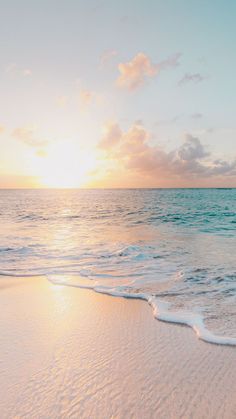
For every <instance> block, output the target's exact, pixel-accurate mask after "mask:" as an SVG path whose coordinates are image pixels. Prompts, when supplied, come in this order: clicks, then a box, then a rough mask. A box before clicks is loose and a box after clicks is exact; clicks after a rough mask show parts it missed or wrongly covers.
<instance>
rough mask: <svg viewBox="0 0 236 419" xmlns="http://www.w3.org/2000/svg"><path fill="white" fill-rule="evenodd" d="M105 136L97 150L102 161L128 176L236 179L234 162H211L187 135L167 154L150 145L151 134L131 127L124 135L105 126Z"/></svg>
mask: <svg viewBox="0 0 236 419" xmlns="http://www.w3.org/2000/svg"><path fill="white" fill-rule="evenodd" d="M106 129H107V134H106V135H105V136H104V137H103V138H102V139H101V141H100V143H99V148H100V149H102V150H103V152H104V153H105V157H104V159H105V160H106V161H112V162H113V163H115V164H116V165H117V164H118V165H119V167H120V169H121V170H122V171H123V170H124V169H125V170H126V171H127V175H130V174H132V175H135V174H136V175H138V176H144V177H149V178H150V179H151V178H152V179H153V178H160V177H162V178H170V179H171V178H172V179H174V178H175V179H199V178H202V179H204V178H205V179H206V178H208V177H213V176H231V177H232V176H236V160H233V161H231V162H229V161H223V160H214V159H213V158H212V156H211V154H210V153H209V151H208V150H207V148H206V147H205V146H204V145H203V144H202V143H201V141H200V139H199V138H197V137H194V136H193V135H191V134H186V135H185V137H184V141H183V143H182V145H181V146H180V147H179V148H177V149H174V150H172V151H170V152H167V151H165V150H163V149H162V148H160V147H158V146H156V145H151V144H150V141H149V140H150V138H151V134H150V133H149V132H148V131H147V130H146V129H145V128H144V127H143V126H142V125H138V124H134V125H133V126H131V127H130V129H129V130H128V131H127V132H123V131H122V130H121V128H120V126H119V124H117V123H113V124H112V125H108V126H107V127H106Z"/></svg>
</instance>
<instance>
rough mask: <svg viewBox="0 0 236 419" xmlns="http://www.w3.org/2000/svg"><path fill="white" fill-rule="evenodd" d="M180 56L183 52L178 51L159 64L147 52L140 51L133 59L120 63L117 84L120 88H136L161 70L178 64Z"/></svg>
mask: <svg viewBox="0 0 236 419" xmlns="http://www.w3.org/2000/svg"><path fill="white" fill-rule="evenodd" d="M180 56H181V54H179V53H177V54H175V55H173V56H171V57H168V58H167V59H165V60H163V61H161V62H159V63H158V64H153V63H152V62H151V60H150V58H149V57H148V56H147V55H146V54H144V53H143V52H139V53H138V54H137V55H136V56H135V57H134V58H133V59H132V60H131V61H128V62H126V63H120V64H119V65H118V70H119V72H120V75H119V77H118V79H117V80H116V84H117V86H118V87H120V88H126V89H128V90H131V91H132V90H135V89H137V88H138V87H140V86H142V85H144V84H145V82H146V81H147V80H148V79H150V78H153V77H155V76H156V75H157V74H158V73H159V72H160V71H162V70H165V69H167V68H171V67H175V66H177V65H178V62H179V58H180Z"/></svg>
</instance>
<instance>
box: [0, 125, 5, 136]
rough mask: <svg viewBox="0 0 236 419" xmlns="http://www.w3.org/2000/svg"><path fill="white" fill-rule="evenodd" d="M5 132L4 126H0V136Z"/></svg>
mask: <svg viewBox="0 0 236 419" xmlns="http://www.w3.org/2000/svg"><path fill="white" fill-rule="evenodd" d="M4 131H5V127H4V125H0V134H2V133H3V132H4Z"/></svg>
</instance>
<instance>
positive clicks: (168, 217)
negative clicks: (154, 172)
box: [0, 189, 236, 345]
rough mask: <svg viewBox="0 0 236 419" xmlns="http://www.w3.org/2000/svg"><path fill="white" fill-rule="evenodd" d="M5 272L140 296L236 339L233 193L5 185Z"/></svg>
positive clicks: (216, 336) (1, 253)
mask: <svg viewBox="0 0 236 419" xmlns="http://www.w3.org/2000/svg"><path fill="white" fill-rule="evenodd" d="M0 275H1V276H16V277H17V276H19V277H20V276H26V277H29V280H33V278H32V277H33V276H38V275H43V276H45V278H46V279H47V280H48V281H51V282H52V283H54V284H55V283H56V284H61V285H62V286H73V287H81V288H83V287H85V288H91V289H94V290H95V291H97V292H104V293H106V294H111V295H115V296H123V297H126V298H141V299H144V300H147V301H148V302H149V304H150V305H151V306H152V308H153V312H154V315H155V317H157V318H159V319H160V320H163V321H169V322H175V323H182V324H186V325H188V326H190V327H192V328H193V329H194V330H195V332H196V334H197V335H198V336H199V337H200V338H202V339H204V340H206V341H208V342H212V343H219V344H231V345H236V189H115V190H114V189H110V190H109V189H106V190H98V189H96V190H92V189H91V190H84V189H81V190H1V191H0ZM0 280H1V279H0ZM150 321H151V316H150Z"/></svg>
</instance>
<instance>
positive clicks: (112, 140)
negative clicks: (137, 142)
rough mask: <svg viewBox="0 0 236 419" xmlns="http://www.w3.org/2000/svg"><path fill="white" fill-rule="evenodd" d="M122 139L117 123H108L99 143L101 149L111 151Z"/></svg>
mask: <svg viewBox="0 0 236 419" xmlns="http://www.w3.org/2000/svg"><path fill="white" fill-rule="evenodd" d="M121 137H122V131H121V129H120V127H119V125H118V124H117V123H114V122H108V123H107V124H106V125H105V127H104V135H103V137H102V139H101V140H100V142H99V145H98V146H99V148H101V149H104V150H110V149H112V148H113V147H114V146H116V145H117V144H119V142H120V140H121Z"/></svg>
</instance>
